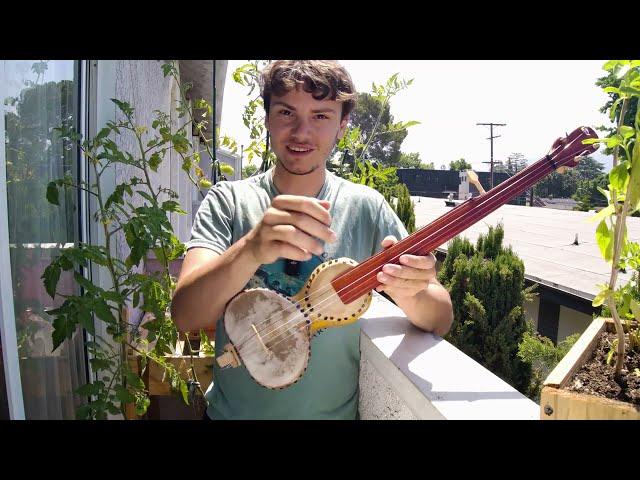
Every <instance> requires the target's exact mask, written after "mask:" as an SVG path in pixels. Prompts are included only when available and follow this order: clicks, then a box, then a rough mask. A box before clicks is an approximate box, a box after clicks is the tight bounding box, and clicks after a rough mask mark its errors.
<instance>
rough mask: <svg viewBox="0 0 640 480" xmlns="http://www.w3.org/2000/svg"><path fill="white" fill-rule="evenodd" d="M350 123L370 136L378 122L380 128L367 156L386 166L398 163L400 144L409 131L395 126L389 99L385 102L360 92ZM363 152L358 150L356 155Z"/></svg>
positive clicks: (366, 135) (365, 135)
mask: <svg viewBox="0 0 640 480" xmlns="http://www.w3.org/2000/svg"><path fill="white" fill-rule="evenodd" d="M383 105H384V106H383ZM381 109H382V110H381ZM381 113H382V115H381ZM350 123H351V125H352V127H353V128H357V127H359V128H360V134H361V135H362V136H363V137H364V138H369V137H370V135H371V133H372V132H373V131H374V128H375V127H376V124H377V125H378V129H377V131H376V132H375V135H374V137H373V139H372V140H371V144H370V145H369V148H368V151H367V155H366V156H367V157H368V158H371V159H373V160H377V161H378V162H380V163H382V164H383V165H385V166H395V165H397V163H398V160H399V159H400V146H401V145H402V142H403V140H404V139H405V138H406V136H407V135H408V132H407V129H406V128H401V129H395V128H394V124H393V115H391V113H390V104H389V102H388V101H387V102H386V103H385V102H382V101H380V99H379V98H376V97H375V96H373V95H371V94H369V93H359V94H358V104H357V106H356V108H355V110H354V111H353V112H351V119H350ZM361 152H362V149H360V150H358V151H357V152H356V157H359V156H360V154H361Z"/></svg>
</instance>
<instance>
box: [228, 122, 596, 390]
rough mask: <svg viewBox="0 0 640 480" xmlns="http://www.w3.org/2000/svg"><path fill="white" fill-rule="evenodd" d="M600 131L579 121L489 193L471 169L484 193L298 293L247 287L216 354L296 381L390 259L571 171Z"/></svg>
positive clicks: (332, 268) (351, 316)
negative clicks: (320, 336)
mask: <svg viewBox="0 0 640 480" xmlns="http://www.w3.org/2000/svg"><path fill="white" fill-rule="evenodd" d="M596 138H598V136H597V134H596V133H595V132H594V130H593V129H591V128H589V127H579V128H577V129H576V130H574V131H573V132H571V133H570V134H568V135H567V136H566V137H561V138H558V139H557V140H556V141H555V142H553V145H552V147H551V149H550V150H549V153H548V154H547V155H545V156H544V157H543V158H541V159H540V160H538V161H537V162H535V163H533V164H531V165H530V166H528V167H527V168H525V169H524V170H522V171H520V172H519V173H518V174H516V175H514V176H512V177H510V178H509V179H507V180H506V181H504V182H502V183H500V184H499V185H497V186H495V187H494V188H492V189H491V190H489V191H488V192H485V191H484V189H483V188H482V186H481V185H480V183H479V182H478V179H477V176H476V174H475V173H474V172H473V171H470V170H469V171H468V177H469V181H470V182H471V183H473V184H474V185H476V187H477V188H478V191H479V192H480V195H479V196H477V197H472V198H470V199H468V200H466V201H464V202H463V203H461V204H459V205H458V206H456V207H455V208H453V209H452V210H450V211H448V212H447V213H445V214H443V215H442V216H440V217H439V218H437V219H436V220H434V221H433V222H431V223H430V224H429V225H426V226H425V227H423V228H421V229H420V230H418V231H416V232H414V233H413V234H411V235H410V236H408V237H406V238H405V239H403V240H401V241H399V242H397V243H396V244H394V245H393V246H392V247H390V248H388V249H386V250H383V251H381V252H379V253H377V254H376V255H373V256H372V257H370V258H368V259H367V260H365V261H363V262H362V263H360V264H358V263H357V262H355V261H354V260H352V259H349V258H338V259H335V260H330V261H326V262H324V263H322V264H320V265H318V266H317V267H316V269H315V270H314V271H313V272H312V273H311V275H310V276H309V278H308V279H307V281H306V283H305V284H304V286H303V287H302V288H301V289H300V291H299V292H298V293H296V294H295V295H293V296H291V297H287V296H285V295H282V294H280V293H277V292H275V291H272V290H269V289H266V288H253V289H249V290H245V291H243V292H240V293H239V294H238V295H236V296H235V297H234V298H232V299H231V300H230V301H229V303H228V304H227V307H226V310H225V314H224V327H225V330H226V332H227V335H228V337H229V340H230V342H229V343H228V344H227V345H225V346H224V350H225V353H224V354H222V355H220V356H218V357H217V358H216V361H217V362H218V365H219V366H220V367H223V368H228V367H239V366H241V365H242V364H244V366H245V367H246V369H247V371H248V373H249V375H250V376H251V377H252V378H253V379H254V380H255V381H256V382H257V383H258V384H259V385H262V386H264V387H267V388H270V389H283V388H286V387H288V386H290V385H292V384H293V383H295V382H296V381H298V380H299V379H300V378H301V377H302V375H304V372H305V370H306V368H307V365H308V363H309V358H310V356H311V338H312V336H313V334H315V333H316V332H317V331H318V330H320V329H324V328H327V327H340V326H344V325H348V324H350V323H353V322H355V321H357V320H358V318H360V317H361V316H362V315H363V314H364V313H365V312H366V311H367V308H368V307H369V305H370V303H371V298H372V294H371V291H372V290H373V289H375V288H376V287H377V286H378V285H379V282H378V281H377V273H378V272H379V271H380V270H381V269H382V267H383V266H384V265H385V264H387V263H396V264H397V263H399V258H400V256H401V255H402V254H411V255H426V254H428V253H429V252H431V251H433V250H434V249H436V248H437V247H438V246H440V245H442V244H444V243H445V242H447V241H448V240H450V239H452V238H453V237H455V236H456V235H458V234H459V233H460V232H462V231H463V230H465V229H466V228H468V227H469V226H471V225H473V224H474V223H476V222H478V221H479V220H481V219H482V218H484V217H486V216H487V215H489V214H490V213H491V212H493V211H494V210H496V209H497V208H498V207H500V206H501V205H503V204H505V203H507V202H508V201H509V200H510V199H511V198H513V197H515V196H517V195H519V194H520V193H522V192H524V191H526V190H527V189H529V188H531V187H533V186H534V185H535V184H536V183H537V182H538V181H540V180H541V179H542V178H544V177H545V176H547V175H548V174H550V173H552V172H553V171H558V172H560V173H564V171H566V170H567V169H568V168H570V167H575V166H576V165H577V164H578V161H579V158H577V157H580V156H583V155H588V154H589V153H593V152H595V151H596V150H597V149H598V145H597V144H590V145H585V144H583V140H587V139H596Z"/></svg>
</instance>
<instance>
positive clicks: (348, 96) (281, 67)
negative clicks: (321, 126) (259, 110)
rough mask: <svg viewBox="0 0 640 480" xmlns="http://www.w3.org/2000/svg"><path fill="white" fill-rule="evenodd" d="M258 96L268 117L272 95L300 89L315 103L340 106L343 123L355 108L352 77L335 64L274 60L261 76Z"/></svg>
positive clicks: (356, 96)
mask: <svg viewBox="0 0 640 480" xmlns="http://www.w3.org/2000/svg"><path fill="white" fill-rule="evenodd" d="M259 81H260V95H261V96H262V100H263V101H264V109H265V111H266V112H267V116H269V106H270V103H271V95H272V94H274V95H277V96H282V95H285V94H286V93H287V92H290V91H291V90H293V89H294V88H297V87H299V86H301V87H302V88H303V90H304V91H305V92H307V93H310V94H311V95H312V96H313V98H315V99H316V100H324V99H325V98H329V99H330V100H337V101H338V102H341V103H342V119H344V118H345V117H346V116H347V115H348V114H349V113H350V112H351V111H352V110H353V109H354V108H355V106H356V100H357V98H358V94H357V92H356V88H355V86H354V84H353V80H351V76H350V75H349V73H348V72H347V71H346V70H345V68H344V67H343V66H342V65H340V63H338V62H336V61H334V60H276V61H275V62H272V63H270V64H269V65H267V66H266V67H265V68H264V69H263V70H262V72H261V73H260V80H259Z"/></svg>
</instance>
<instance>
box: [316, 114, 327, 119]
mask: <svg viewBox="0 0 640 480" xmlns="http://www.w3.org/2000/svg"><path fill="white" fill-rule="evenodd" d="M316 118H319V119H321V120H324V119H327V118H329V117H327V116H326V115H325V114H324V113H319V114H318V115H316Z"/></svg>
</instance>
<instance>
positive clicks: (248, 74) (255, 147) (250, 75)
mask: <svg viewBox="0 0 640 480" xmlns="http://www.w3.org/2000/svg"><path fill="white" fill-rule="evenodd" d="M268 64H269V61H268V60H250V61H249V62H248V63H245V64H243V65H241V66H239V67H238V68H236V69H235V70H234V72H233V74H232V77H233V80H234V82H236V83H238V84H240V85H243V86H245V87H248V90H249V91H248V92H247V96H248V97H249V102H248V103H247V104H246V105H245V107H244V112H243V113H242V121H243V122H244V125H245V127H247V129H249V138H250V139H251V142H250V143H249V145H248V146H247V147H245V148H244V150H243V153H246V154H247V160H248V161H249V164H251V162H252V160H253V158H254V157H257V158H260V159H261V164H260V167H259V169H258V170H254V171H253V173H255V172H256V171H260V172H266V171H267V170H268V169H269V168H271V167H272V166H273V165H274V164H275V160H276V156H275V154H274V153H273V152H272V151H270V150H269V149H268V148H267V143H266V126H265V115H264V103H263V101H262V98H261V97H260V91H259V89H258V86H259V83H258V79H259V77H260V71H261V70H262V69H263V68H264V67H266V66H267V65H268ZM256 89H258V91H256ZM222 145H224V146H226V147H228V148H230V149H231V151H232V152H233V153H236V152H237V148H238V146H237V141H235V140H234V139H232V138H231V137H229V136H225V137H223V139H222Z"/></svg>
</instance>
